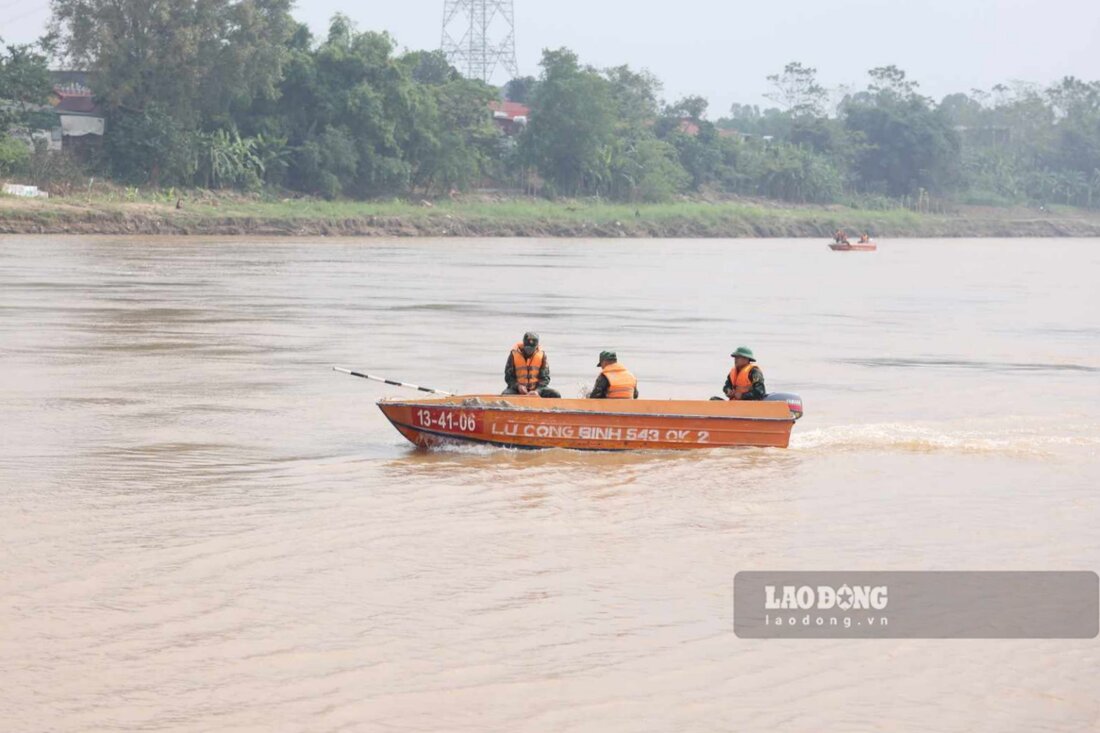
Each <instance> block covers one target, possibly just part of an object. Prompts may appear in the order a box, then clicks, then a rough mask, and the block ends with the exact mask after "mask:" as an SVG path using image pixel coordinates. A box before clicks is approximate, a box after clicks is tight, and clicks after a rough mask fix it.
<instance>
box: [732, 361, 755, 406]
mask: <svg viewBox="0 0 1100 733" xmlns="http://www.w3.org/2000/svg"><path fill="white" fill-rule="evenodd" d="M754 368H757V369H759V368H760V365H759V364H757V363H756V362H755V361H750V362H749V363H748V364H746V365H745V368H744V369H742V370H741V371H737V367H734V368H733V369H730V384H732V385H733V395H734V396H733V397H731V398H730V399H731V400H732V399H737V398H739V397H744V396H745V395H746V394H748V392H749V390H750V389H752V380H750V379H749V374H750V373H751V372H752V370H753V369H754Z"/></svg>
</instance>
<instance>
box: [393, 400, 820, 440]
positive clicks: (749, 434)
mask: <svg viewBox="0 0 1100 733" xmlns="http://www.w3.org/2000/svg"><path fill="white" fill-rule="evenodd" d="M378 407H379V409H381V410H382V413H383V414H384V415H385V416H386V417H387V418H388V419H389V421H390V422H391V423H393V425H394V427H396V428H397V430H398V431H399V432H400V433H401V434H402V435H404V436H405V437H406V438H407V439H408V440H409V441H411V442H412V443H415V444H416V445H418V446H421V447H426V448H427V447H432V446H435V445H439V444H441V443H456V442H457V443H481V444H485V445H495V446H503V447H508V448H571V449H577V450H606V451H619V450H687V449H691V448H717V447H730V446H771V447H776V448H786V447H787V445H788V443H789V442H790V437H791V428H792V426H793V425H794V422H795V420H797V419H798V418H799V417H801V416H802V400H801V398H799V397H797V396H796V395H786V394H776V395H769V398H768V400H765V401H759V402H727V401H701V400H698V401H696V400H690V401H689V400H587V399H563V400H557V399H543V398H538V397H520V396H514V395H509V396H499V395H468V396H454V397H444V398H428V399H417V400H404V399H386V400H381V401H380V402H378Z"/></svg>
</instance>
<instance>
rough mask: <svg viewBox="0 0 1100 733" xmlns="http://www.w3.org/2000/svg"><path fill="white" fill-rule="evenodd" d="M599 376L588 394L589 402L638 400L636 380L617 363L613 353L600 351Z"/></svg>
mask: <svg viewBox="0 0 1100 733" xmlns="http://www.w3.org/2000/svg"><path fill="white" fill-rule="evenodd" d="M596 366H598V367H599V368H600V376H598V377H596V384H595V386H593V387H592V391H591V392H589V393H588V399H590V400H636V399H638V380H637V379H636V378H635V377H634V375H633V374H631V373H630V372H629V371H627V369H626V367H624V366H623V365H622V364H620V363H619V357H618V356H617V355H616V354H615V352H614V351H601V352H600V363H599V364H597V365H596Z"/></svg>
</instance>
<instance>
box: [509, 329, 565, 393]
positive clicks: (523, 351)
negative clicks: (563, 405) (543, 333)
mask: <svg viewBox="0 0 1100 733" xmlns="http://www.w3.org/2000/svg"><path fill="white" fill-rule="evenodd" d="M504 382H505V384H507V385H508V388H507V389H505V390H504V392H503V394H521V395H530V396H531V397H551V398H554V397H561V394H560V393H559V392H558V391H557V390H553V389H550V387H549V386H548V385H549V384H550V360H549V359H547V358H546V352H544V351H543V350H542V349H541V348H539V335H538V334H537V333H533V332H531V331H528V332H527V333H525V334H523V340H522V341H520V342H519V343H518V344H516V345H515V346H513V347H512V352H511V353H510V354H508V361H507V362H506V363H505V365H504Z"/></svg>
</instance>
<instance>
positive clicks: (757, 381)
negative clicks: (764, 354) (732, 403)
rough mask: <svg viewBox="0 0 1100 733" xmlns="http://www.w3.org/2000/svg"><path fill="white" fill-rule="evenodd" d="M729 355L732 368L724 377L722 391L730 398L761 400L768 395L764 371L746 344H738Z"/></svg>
mask: <svg viewBox="0 0 1100 733" xmlns="http://www.w3.org/2000/svg"><path fill="white" fill-rule="evenodd" d="M730 356H732V357H733V369H730V373H729V376H727V377H726V384H725V386H723V387H722V391H723V392H724V393H725V395H726V397H729V398H730V399H731V400H762V399H764V398H765V397H767V396H768V393H767V390H765V389H764V372H763V371H762V370H761V369H760V365H759V364H757V363H756V356H754V355H753V353H752V349H750V348H749V347H747V346H738V347H737V350H736V351H734V352H733V353H732V354H730Z"/></svg>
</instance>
